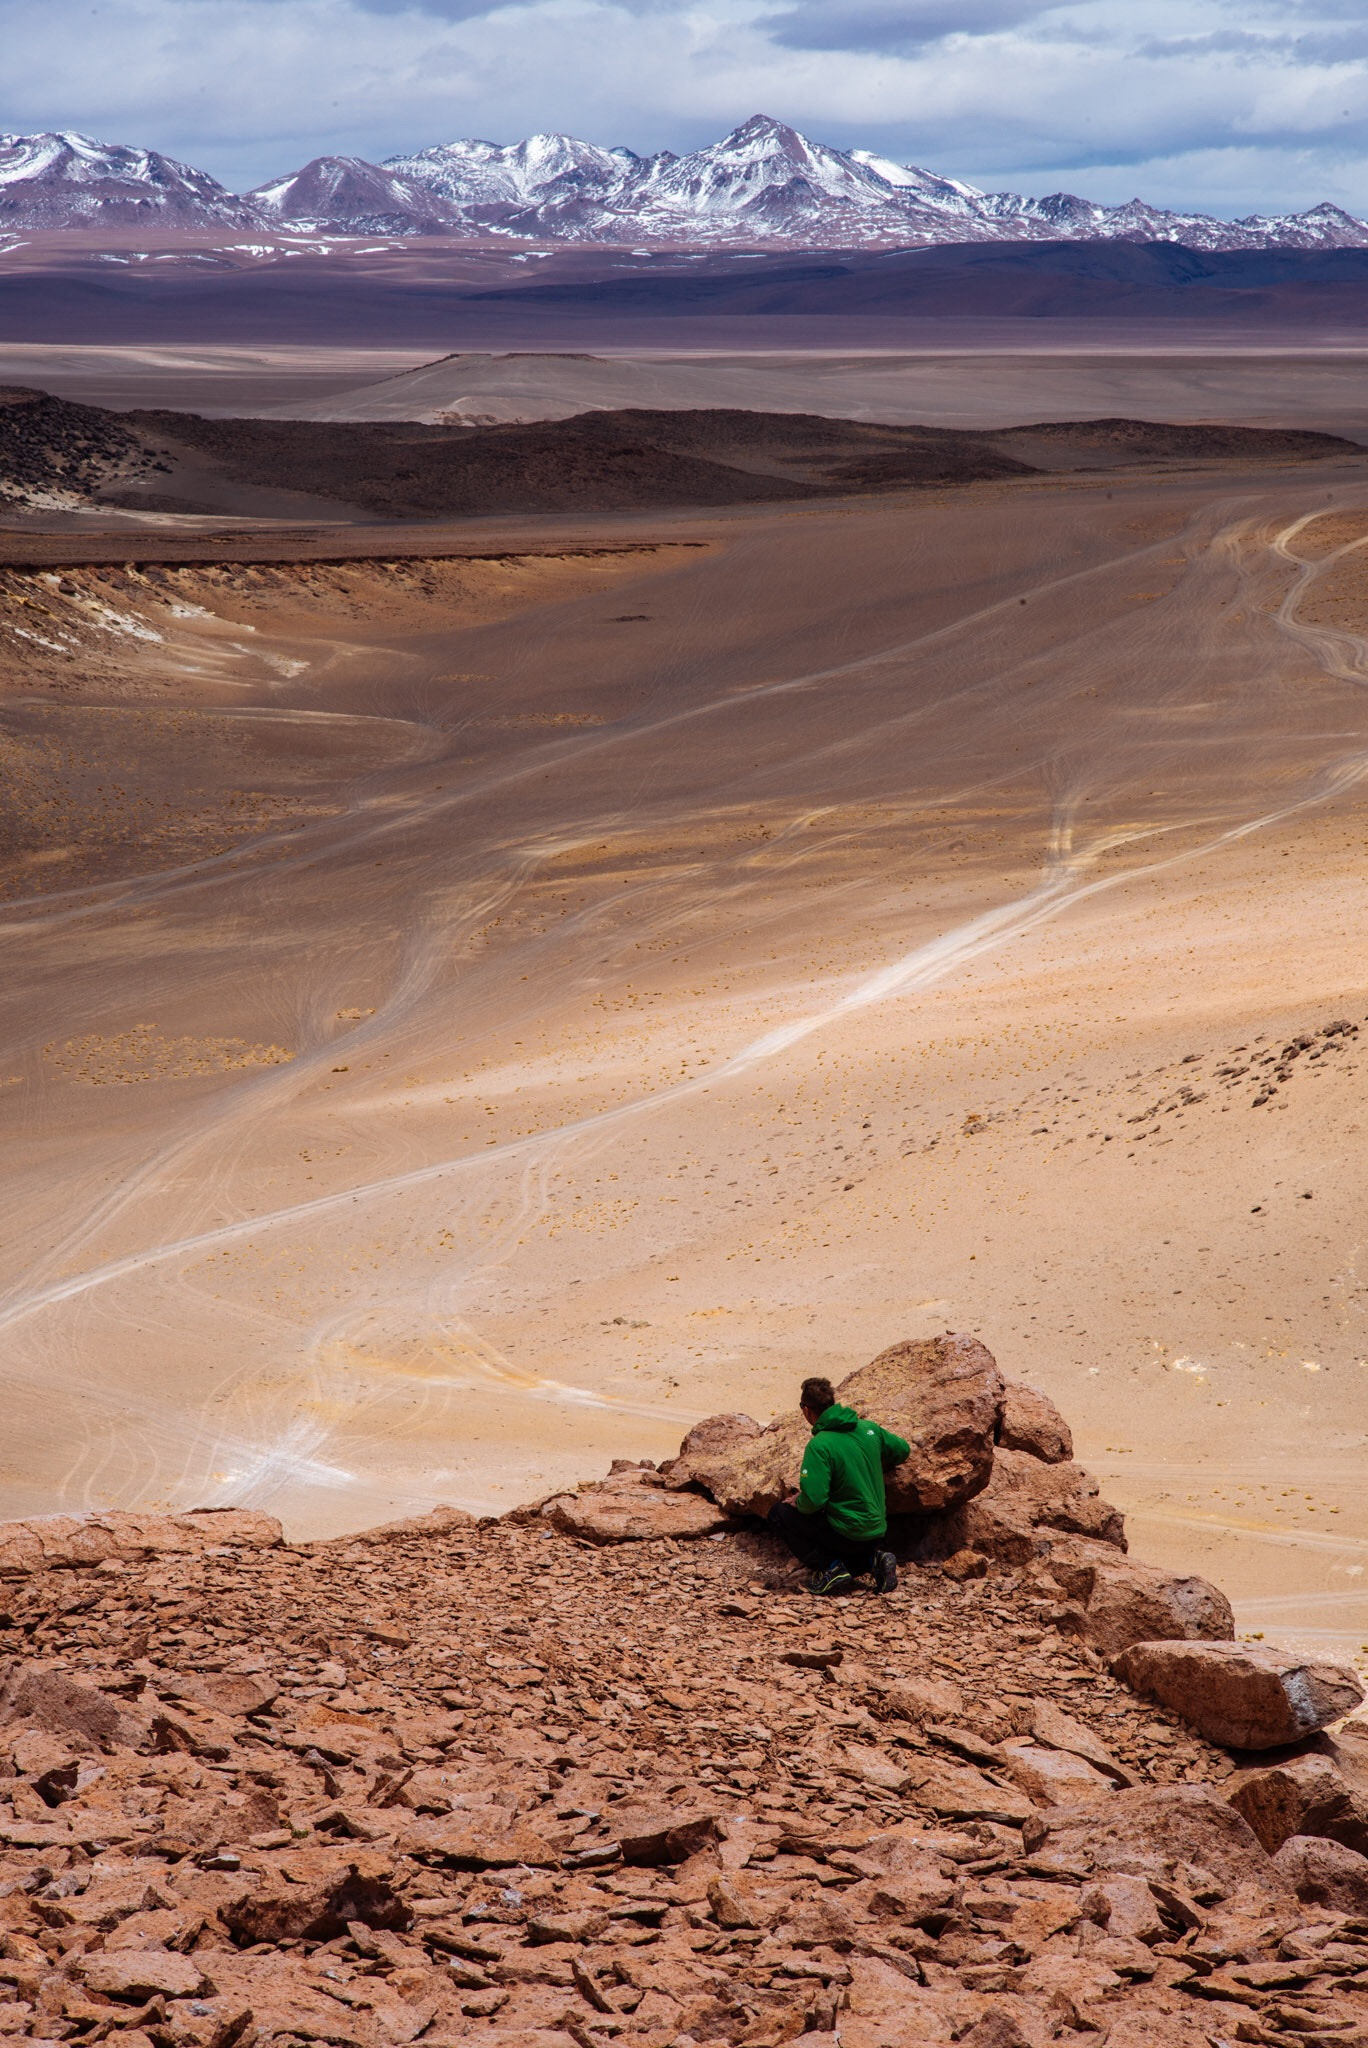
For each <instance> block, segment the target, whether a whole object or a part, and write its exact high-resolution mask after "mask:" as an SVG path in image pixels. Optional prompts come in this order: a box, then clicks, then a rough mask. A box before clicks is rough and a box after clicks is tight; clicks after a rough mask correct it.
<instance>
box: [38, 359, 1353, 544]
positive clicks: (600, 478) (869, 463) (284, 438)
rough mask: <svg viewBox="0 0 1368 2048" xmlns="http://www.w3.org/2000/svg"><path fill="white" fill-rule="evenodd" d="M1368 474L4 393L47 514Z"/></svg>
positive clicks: (1095, 431)
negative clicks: (1121, 475) (1215, 469)
mask: <svg viewBox="0 0 1368 2048" xmlns="http://www.w3.org/2000/svg"><path fill="white" fill-rule="evenodd" d="M1327 458H1349V459H1353V460H1355V461H1362V460H1363V459H1364V456H1363V451H1362V450H1361V449H1360V448H1358V446H1357V445H1356V444H1354V443H1352V442H1348V441H1341V440H1338V439H1337V438H1336V437H1335V436H1333V435H1329V434H1313V433H1297V432H1281V431H1271V430H1264V429H1255V428H1239V427H1207V426H1192V427H1176V426H1165V425H1163V424H1153V423H1150V422H1147V421H1140V420H1097V421H1084V422H1060V423H1057V424H1053V425H1045V426H1033V427H1022V428H1016V429H1012V430H1010V431H1008V432H1005V433H1004V432H995V433H973V432H963V431H958V430H954V429H947V428H930V427H916V426H881V425H875V424H871V423H869V422H867V421H855V420H832V419H826V418H824V417H819V416H817V415H812V414H804V413H758V412H738V411H703V410H700V411H684V412H651V411H646V410H627V411H621V412H587V413H579V414H577V415H575V416H574V417H573V418H570V419H565V420H547V421H537V422H534V423H531V424H521V425H508V426H495V427H483V428H476V429H470V428H461V427H455V426H447V425H426V424H423V423H421V422H417V421H413V422H410V421H404V422H394V423H389V422H383V423H382V422H365V423H355V422H337V421H314V420H252V419H204V418H201V417H200V416H199V415H197V414H194V413H176V412H129V413H115V412H108V411H105V410H103V409H102V408H100V407H98V406H80V405H70V404H67V403H66V402H65V401H63V400H60V399H56V398H52V397H50V396H49V395H48V394H46V393H43V392H35V391H29V390H22V389H19V390H9V391H0V504H4V503H6V502H7V503H8V504H9V505H10V506H11V507H14V508H19V507H29V508H33V509H36V510H39V511H41V510H42V509H43V508H44V507H45V506H50V505H52V504H54V502H56V503H58V504H59V505H65V506H67V507H79V506H80V505H81V504H87V505H97V504H106V505H117V506H119V507H121V508H124V509H129V510H138V509H142V510H146V511H149V512H167V511H172V512H213V513H222V512H231V511H233V510H234V509H240V510H243V511H253V512H264V513H266V514H267V516H270V515H271V514H273V513H278V512H280V511H283V510H287V509H289V508H287V507H286V506H285V505H284V504H274V503H271V502H270V501H269V500H268V498H266V497H263V493H266V494H269V493H272V492H274V493H276V494H277V496H278V497H279V496H280V495H282V494H289V495H290V497H291V498H292V500H293V501H294V507H295V508H296V509H297V508H298V507H303V506H305V505H308V506H310V507H311V508H312V509H313V510H314V511H315V512H316V513H318V512H322V513H326V512H327V511H328V509H329V508H332V509H333V510H334V512H335V513H337V514H342V515H344V516H345V515H346V514H347V513H353V514H354V513H357V512H364V513H366V514H368V515H370V516H371V517H377V516H378V517H380V518H382V519H437V518H452V517H463V516H476V515H480V514H484V513H503V512H585V511H626V510H631V509H633V508H638V507H647V506H657V505H658V506H671V505H676V506H685V505H695V506H702V505H719V506H720V505H741V504H753V503H764V502H774V501H782V500H793V499H820V498H829V497H833V496H840V495H843V494H849V493H852V492H869V491H888V490H907V489H919V488H925V487H930V486H946V485H958V484H970V483H980V482H987V481H1001V482H1008V481H1011V480H1013V479H1029V478H1030V477H1032V476H1036V475H1039V474H1041V473H1042V472H1047V471H1060V470H1075V471H1088V470H1101V469H1117V468H1126V467H1131V466H1134V465H1136V464H1144V463H1162V464H1164V465H1165V466H1166V467H1173V466H1175V465H1176V466H1180V467H1186V466H1192V465H1194V464H1203V463H1212V462H1220V463H1227V464H1229V463H1250V462H1268V461H1275V462H1288V461H1293V462H1296V461H1307V460H1312V461H1318V460H1324V459H1327Z"/></svg>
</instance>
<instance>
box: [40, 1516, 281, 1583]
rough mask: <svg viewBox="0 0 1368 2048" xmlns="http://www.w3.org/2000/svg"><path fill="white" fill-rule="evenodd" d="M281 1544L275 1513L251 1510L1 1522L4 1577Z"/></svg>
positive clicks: (53, 1517)
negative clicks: (164, 1554) (119, 1560)
mask: <svg viewBox="0 0 1368 2048" xmlns="http://www.w3.org/2000/svg"><path fill="white" fill-rule="evenodd" d="M282 1540H283V1535H282V1531H281V1527H280V1524H279V1522H278V1521H277V1520H276V1519H275V1516H274V1515H261V1514H257V1513H256V1512H255V1511H254V1510H252V1509H249V1508H206V1509H203V1510H199V1509H195V1510H193V1511H192V1512H191V1513H189V1514H184V1515H153V1514H147V1515H142V1514H131V1513H124V1512H122V1511H119V1512H111V1513H109V1514H106V1515H40V1516H35V1517H33V1518H32V1519H31V1520H28V1521H23V1522H0V1577H3V1578H12V1577H20V1576H23V1575H26V1574H27V1573H29V1572H40V1571H47V1570H50V1569H51V1568H52V1567H53V1566H64V1567H66V1568H68V1569H69V1568H70V1567H72V1566H75V1565H96V1564H103V1563H104V1561H105V1559H106V1558H108V1557H112V1558H125V1559H137V1558H140V1557H148V1556H152V1555H155V1554H156V1553H158V1552H162V1551H197V1550H208V1549H209V1548H210V1547H211V1546H214V1545H218V1544H228V1545H231V1546H233V1547H234V1548H238V1549H243V1550H273V1549H275V1548H276V1546H277V1545H278V1544H279V1543H281V1542H282Z"/></svg>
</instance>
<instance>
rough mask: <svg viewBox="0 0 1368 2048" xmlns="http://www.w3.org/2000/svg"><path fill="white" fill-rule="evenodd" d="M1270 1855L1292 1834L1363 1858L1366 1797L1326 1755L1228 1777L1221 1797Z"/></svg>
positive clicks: (1367, 1841)
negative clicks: (1319, 1840)
mask: <svg viewBox="0 0 1368 2048" xmlns="http://www.w3.org/2000/svg"><path fill="white" fill-rule="evenodd" d="M1226 1796H1227V1797H1228V1798H1229V1800H1230V1803H1231V1805H1232V1806H1233V1807H1234V1808H1235V1811H1236V1812H1237V1813H1242V1814H1243V1815H1244V1817H1245V1819H1246V1820H1247V1821H1248V1822H1249V1825H1250V1826H1251V1827H1252V1828H1253V1830H1254V1832H1255V1834H1256V1835H1257V1836H1258V1838H1259V1840H1260V1841H1261V1842H1262V1843H1263V1845H1264V1847H1265V1849H1267V1851H1268V1853H1269V1855H1270V1856H1271V1855H1272V1854H1273V1853H1274V1851H1275V1850H1277V1849H1280V1848H1281V1847H1282V1845H1283V1843H1284V1842H1286V1841H1289V1840H1290V1839H1291V1837H1292V1836H1293V1835H1323V1836H1324V1837H1325V1838H1326V1840H1328V1841H1331V1842H1342V1843H1343V1845H1344V1847H1345V1848H1346V1849H1353V1850H1355V1851H1356V1852H1357V1853H1358V1854H1359V1855H1360V1856H1368V1794H1365V1793H1364V1792H1362V1791H1360V1790H1359V1789H1358V1788H1357V1787H1356V1786H1354V1785H1352V1784H1350V1783H1349V1781H1348V1779H1347V1778H1346V1777H1345V1776H1344V1773H1343V1772H1342V1771H1341V1770H1340V1769H1339V1767H1338V1765H1337V1763H1336V1762H1335V1760H1334V1758H1333V1757H1332V1756H1324V1755H1320V1754H1318V1753H1317V1752H1315V1751H1309V1752H1307V1753H1306V1754H1305V1755H1303V1756H1293V1757H1285V1758H1282V1759H1280V1760H1279V1761H1278V1762H1276V1763H1270V1764H1265V1765H1262V1766H1261V1767H1260V1768H1259V1769H1257V1770H1252V1771H1241V1772H1240V1773H1239V1775H1238V1776H1237V1777H1235V1778H1233V1779H1231V1781H1230V1784H1229V1787H1228V1790H1227V1795H1226Z"/></svg>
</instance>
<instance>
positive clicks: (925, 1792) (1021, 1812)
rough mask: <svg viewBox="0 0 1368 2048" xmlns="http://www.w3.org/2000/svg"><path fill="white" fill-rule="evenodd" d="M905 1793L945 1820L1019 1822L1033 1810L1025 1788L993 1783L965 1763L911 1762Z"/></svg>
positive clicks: (1030, 1815)
mask: <svg viewBox="0 0 1368 2048" xmlns="http://www.w3.org/2000/svg"><path fill="white" fill-rule="evenodd" d="M907 1796H908V1798H909V1799H910V1800H911V1801H912V1802H913V1803H914V1804H915V1805H917V1806H922V1807H925V1808H926V1809H927V1810H928V1811H929V1812H931V1813H935V1814H939V1815H940V1816H941V1817H942V1819H945V1820H996V1821H1004V1822H1006V1823H1007V1824H1008V1825H1009V1826H1011V1825H1013V1824H1015V1825H1017V1826H1020V1824H1021V1823H1022V1822H1023V1821H1025V1820H1029V1819H1030V1818H1031V1817H1032V1816H1033V1815H1034V1814H1035V1812H1036V1806H1035V1802H1034V1801H1033V1800H1031V1799H1028V1798H1027V1797H1026V1794H1025V1793H1024V1792H1018V1791H1016V1790H1014V1789H1013V1788H1012V1787H1011V1786H1009V1785H995V1784H994V1783H993V1780H992V1779H991V1778H986V1777H985V1776H984V1775H983V1773H982V1771H976V1770H974V1769H973V1768H972V1766H971V1765H968V1764H931V1765H926V1764H923V1763H921V1762H920V1761H916V1762H914V1763H913V1765H912V1769H911V1789H910V1790H909V1792H908V1795H907Z"/></svg>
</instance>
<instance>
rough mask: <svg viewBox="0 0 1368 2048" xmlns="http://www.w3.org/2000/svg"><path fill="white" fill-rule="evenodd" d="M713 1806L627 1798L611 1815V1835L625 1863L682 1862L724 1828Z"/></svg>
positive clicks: (609, 1824)
mask: <svg viewBox="0 0 1368 2048" xmlns="http://www.w3.org/2000/svg"><path fill="white" fill-rule="evenodd" d="M719 1818H720V1815H719V1813H718V1811H717V1809H716V1808H713V1807H698V1806H694V1807H679V1806H653V1805H650V1804H649V1803H641V1802H638V1801H635V1800H624V1801H623V1802H622V1803H621V1805H618V1806H614V1807H613V1808H612V1810H611V1813H610V1814H609V1816H608V1827H609V1831H610V1833H611V1835H612V1839H613V1840H614V1841H615V1842H617V1843H618V1844H619V1845H620V1847H621V1849H622V1860H623V1862H624V1863H635V1864H644V1865H659V1864H664V1863H683V1862H684V1861H685V1859H686V1858H687V1857H689V1856H695V1855H697V1853H698V1851H699V1850H700V1849H706V1848H707V1847H708V1845H709V1844H710V1843H712V1842H715V1841H716V1840H717V1838H718V1835H719V1834H720V1832H721V1830H720V1828H719V1826H718V1821H719Z"/></svg>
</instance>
